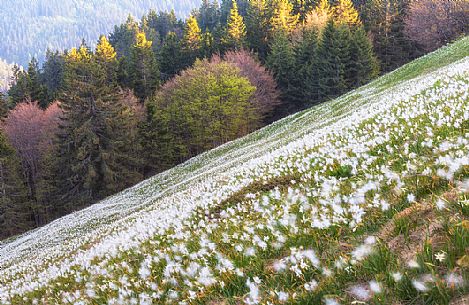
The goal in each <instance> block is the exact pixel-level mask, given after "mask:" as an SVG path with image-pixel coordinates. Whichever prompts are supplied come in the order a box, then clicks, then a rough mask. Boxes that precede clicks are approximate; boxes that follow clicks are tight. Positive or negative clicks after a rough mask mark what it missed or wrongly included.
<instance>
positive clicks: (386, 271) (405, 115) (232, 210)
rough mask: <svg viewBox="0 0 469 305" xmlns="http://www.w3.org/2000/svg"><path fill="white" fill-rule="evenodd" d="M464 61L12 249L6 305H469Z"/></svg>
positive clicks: (319, 110)
mask: <svg viewBox="0 0 469 305" xmlns="http://www.w3.org/2000/svg"><path fill="white" fill-rule="evenodd" d="M468 50H469V38H465V39H462V40H460V41H458V42H456V43H454V44H452V45H451V46H448V47H445V48H443V49H440V50H438V51H437V52H435V53H432V54H429V55H427V56H425V57H423V58H421V59H419V60H417V61H415V62H412V63H410V64H408V65H406V66H404V67H402V68H400V69H399V70H397V71H395V72H393V73H390V74H388V75H386V76H384V77H382V78H380V79H378V80H376V81H375V82H373V83H371V84H369V85H367V86H365V87H363V88H360V89H358V90H355V91H352V92H350V93H349V94H347V95H344V96H342V97H340V98H338V99H336V100H333V101H330V102H328V103H325V104H322V105H319V106H317V107H313V108H311V109H309V110H307V111H304V112H301V113H298V114H296V115H293V116H290V117H287V118H285V119H283V120H281V121H279V122H276V123H274V124H272V125H271V126H268V127H266V128H264V129H262V130H260V131H258V132H256V133H253V134H251V135H249V136H247V137H245V138H242V139H240V140H237V141H234V142H231V143H228V144H226V145H224V146H222V147H220V148H217V149H215V150H212V151H209V152H207V153H205V154H203V155H201V156H199V157H196V158H194V159H192V160H190V161H188V162H186V163H185V164H183V165H181V166H178V167H175V168H173V169H171V170H169V171H167V172H164V173H162V174H160V175H157V176H155V177H153V178H152V179H149V180H147V181H145V182H142V183H140V184H139V185H137V186H135V187H133V188H131V189H129V190H126V191H124V192H122V193H120V194H117V195H116V196H113V197H110V198H108V199H106V200H104V201H103V202H101V203H99V204H96V205H94V206H92V207H91V208H89V209H86V210H83V211H80V212H77V213H74V214H72V215H69V216H67V217H64V218H61V219H59V220H57V221H55V222H53V223H51V224H50V225H48V226H46V227H44V228H41V229H38V230H35V231H33V232H30V233H28V234H25V235H23V236H19V237H16V238H14V239H10V240H7V241H4V242H3V243H0V270H1V272H0V303H2V304H3V303H4V304H43V303H44V304H152V303H153V304H323V303H324V304H330V305H331V304H350V303H352V302H355V303H354V304H364V303H367V304H448V303H450V302H453V304H464V302H465V301H464V300H463V299H462V297H464V295H467V294H468V293H469V286H468V284H469V269H468V267H469V180H468V179H469V157H468V156H469V57H468V56H469V51H468ZM458 302H459V303H458Z"/></svg>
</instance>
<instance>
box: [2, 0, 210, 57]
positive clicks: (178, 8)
mask: <svg viewBox="0 0 469 305" xmlns="http://www.w3.org/2000/svg"><path fill="white" fill-rule="evenodd" d="M200 3H201V1H200V0H143V1H142V0H119V1H107V0H34V1H31V0H15V1H11V0H0V7H1V8H2V9H1V10H0V37H1V38H2V40H3V42H8V43H2V44H0V58H3V59H4V60H6V61H8V62H9V63H12V62H15V63H18V64H20V65H23V66H26V65H27V64H28V62H29V61H30V60H31V58H32V57H33V56H34V57H36V58H38V59H39V61H42V59H43V58H44V55H45V54H46V51H47V49H51V50H63V49H67V48H71V47H73V46H74V45H76V44H77V43H79V42H80V41H81V39H82V38H84V39H86V40H87V41H90V42H93V43H94V41H95V40H96V37H98V36H99V35H100V34H102V33H108V32H110V31H111V30H112V28H113V26H114V25H115V24H118V23H120V22H122V21H123V20H125V19H126V18H127V16H128V15H129V14H131V15H133V16H143V14H145V13H146V12H148V10H149V9H155V10H156V11H171V10H172V9H174V11H175V12H176V13H177V15H178V17H184V16H187V15H189V13H190V12H191V10H192V9H194V8H196V7H198V6H199V4H200Z"/></svg>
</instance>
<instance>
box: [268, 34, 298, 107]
mask: <svg viewBox="0 0 469 305" xmlns="http://www.w3.org/2000/svg"><path fill="white" fill-rule="evenodd" d="M267 67H268V68H269V69H270V70H271V71H273V73H274V76H275V80H276V81H277V84H278V86H279V88H280V89H281V95H280V97H281V100H282V101H283V104H284V106H283V109H282V110H281V111H280V112H281V113H282V114H288V113H292V112H293V111H294V110H295V109H298V105H295V103H294V102H295V99H294V98H292V96H293V95H294V94H295V92H296V82H297V78H296V71H295V68H296V62H295V53H294V50H293V47H292V45H291V43H290V41H289V40H288V37H287V34H286V33H284V32H278V33H277V34H275V36H274V39H273V41H272V45H271V52H270V54H269V55H268V57H267Z"/></svg>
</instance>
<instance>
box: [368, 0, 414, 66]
mask: <svg viewBox="0 0 469 305" xmlns="http://www.w3.org/2000/svg"><path fill="white" fill-rule="evenodd" d="M408 2H409V1H408V0H368V1H367V2H366V4H365V6H364V9H363V11H362V19H363V21H364V25H365V30H366V31H367V32H369V33H370V35H371V39H372V41H373V46H374V50H375V53H376V55H377V57H378V59H379V61H380V63H381V71H383V72H388V71H392V70H394V69H396V68H397V67H400V66H402V65H403V64H405V63H407V62H409V61H410V60H411V59H413V58H415V57H416V56H417V55H419V50H418V47H417V46H416V45H415V44H414V43H412V42H411V41H410V40H409V38H408V37H406V35H405V33H404V30H405V24H404V18H405V17H406V15H407V10H408Z"/></svg>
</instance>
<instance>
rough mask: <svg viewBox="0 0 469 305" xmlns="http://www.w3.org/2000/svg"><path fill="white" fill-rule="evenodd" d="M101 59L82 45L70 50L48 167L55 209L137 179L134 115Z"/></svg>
mask: <svg viewBox="0 0 469 305" xmlns="http://www.w3.org/2000/svg"><path fill="white" fill-rule="evenodd" d="M103 60H109V61H115V59H112V58H107V59H105V57H102V56H101V57H100V56H97V55H93V54H91V53H89V50H88V49H87V48H86V47H84V46H82V47H80V49H79V50H76V49H72V50H71V51H70V52H69V53H68V54H67V59H66V72H65V89H64V92H63V96H62V98H61V108H62V109H63V122H62V124H61V129H60V132H59V134H58V137H59V138H58V142H57V147H56V149H57V151H56V152H55V154H56V156H59V157H58V158H57V159H56V160H55V161H54V162H53V164H52V165H51V166H52V168H51V169H50V170H49V172H50V173H51V176H52V177H49V179H48V180H49V184H50V186H49V189H50V190H51V191H50V194H47V197H50V198H51V199H52V200H53V202H54V206H53V208H54V212H55V214H56V215H61V214H62V215H63V213H64V211H71V210H74V209H76V208H81V207H83V206H86V205H89V204H91V203H93V202H95V201H96V200H99V199H101V198H103V197H105V196H108V195H110V194H112V193H115V192H117V191H119V190H121V189H122V188H123V187H125V186H128V185H130V184H132V183H134V182H137V181H138V179H137V178H136V177H139V175H138V171H137V169H138V168H139V165H136V164H134V161H133V160H134V158H135V154H130V153H128V150H129V149H133V147H135V146H136V143H133V141H132V140H133V139H134V138H133V137H131V136H129V134H128V133H127V131H128V130H129V128H128V126H129V125H131V124H132V123H131V122H132V121H133V120H134V121H135V119H134V118H133V116H132V113H133V112H132V110H131V109H130V108H129V107H127V106H126V104H125V95H124V94H123V92H122V90H121V89H120V88H119V87H118V86H117V83H116V82H109V79H110V76H109V75H108V70H107V69H106V65H104V64H103Z"/></svg>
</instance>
